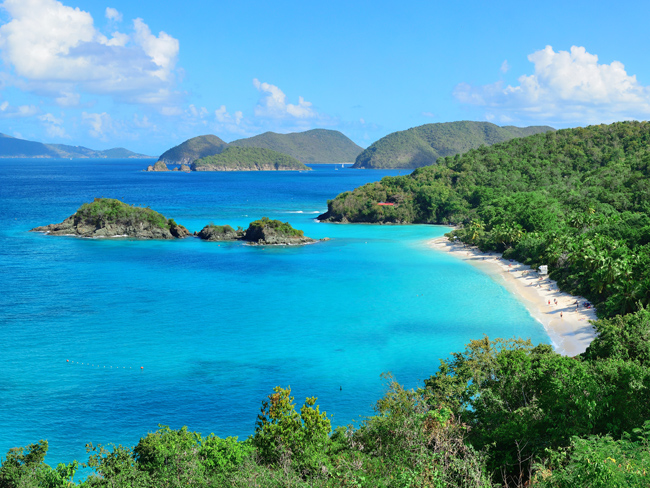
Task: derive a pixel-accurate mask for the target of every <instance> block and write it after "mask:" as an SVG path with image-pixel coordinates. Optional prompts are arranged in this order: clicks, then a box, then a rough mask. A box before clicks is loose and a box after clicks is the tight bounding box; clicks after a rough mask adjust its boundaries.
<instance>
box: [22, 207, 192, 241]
mask: <svg viewBox="0 0 650 488" xmlns="http://www.w3.org/2000/svg"><path fill="white" fill-rule="evenodd" d="M31 232H45V233H47V234H50V235H58V236H61V235H66V236H76V237H131V238H135V239H182V238H184V237H187V236H189V235H191V233H190V232H189V231H188V230H187V229H186V228H185V227H183V226H182V225H179V224H177V223H176V222H174V220H173V219H166V218H165V217H164V216H163V215H161V214H159V213H158V212H155V211H153V210H151V209H150V208H142V207H134V206H131V205H127V204H126V203H123V202H120V201H119V200H115V199H112V198H96V199H95V200H94V201H93V202H92V203H85V204H83V205H82V206H81V207H79V209H78V210H77V212H76V213H75V214H74V215H71V216H70V217H68V218H67V219H65V220H64V221H63V222H61V223H60V224H50V225H45V226H42V227H35V228H34V229H32V230H31Z"/></svg>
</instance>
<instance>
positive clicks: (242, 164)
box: [190, 146, 311, 171]
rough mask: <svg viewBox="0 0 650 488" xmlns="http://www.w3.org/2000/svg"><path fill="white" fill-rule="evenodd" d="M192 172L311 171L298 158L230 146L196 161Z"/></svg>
mask: <svg viewBox="0 0 650 488" xmlns="http://www.w3.org/2000/svg"><path fill="white" fill-rule="evenodd" d="M190 168H191V169H192V171H228V170H239V171H241V170H255V171H258V170H262V171H264V170H266V171H268V170H300V171H309V170H310V169H311V168H309V167H308V166H305V165H304V164H302V163H301V162H300V161H298V160H297V159H296V158H293V157H291V156H288V155H286V154H281V153H279V152H277V151H273V150H271V149H263V148H259V147H236V146H228V147H226V148H225V149H224V150H223V151H222V152H220V153H219V154H215V155H213V156H206V157H203V158H201V159H197V160H196V161H194V162H193V163H192V164H191V165H190Z"/></svg>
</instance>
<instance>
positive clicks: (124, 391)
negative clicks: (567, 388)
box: [0, 159, 549, 465]
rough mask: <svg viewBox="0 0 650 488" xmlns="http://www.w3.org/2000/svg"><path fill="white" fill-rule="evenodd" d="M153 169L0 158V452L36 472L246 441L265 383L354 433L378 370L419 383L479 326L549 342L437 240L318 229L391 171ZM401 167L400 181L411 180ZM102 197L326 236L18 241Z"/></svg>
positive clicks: (379, 390) (196, 225)
mask: <svg viewBox="0 0 650 488" xmlns="http://www.w3.org/2000/svg"><path fill="white" fill-rule="evenodd" d="M148 164H152V162H151V161H149V160H106V159H102V160H48V159H5V160H0V181H1V182H2V184H1V185H0V209H1V212H0V277H1V279H0V348H1V349H0V350H1V354H0V367H1V369H2V374H0V457H3V458H4V457H6V452H7V451H8V450H9V449H10V448H12V447H17V446H25V445H27V444H29V443H33V442H36V441H38V440H39V439H47V440H48V442H49V454H48V456H47V458H46V462H47V463H48V464H50V465H56V464H57V463H59V462H71V461H72V460H73V459H77V460H79V461H85V460H86V459H87V455H86V453H85V447H84V446H85V444H86V443H88V442H92V443H95V444H97V443H101V444H110V443H114V444H122V445H129V446H132V445H135V444H136V443H137V442H138V440H139V439H140V438H141V437H143V436H145V435H146V434H147V433H148V432H153V431H155V430H156V429H157V428H158V425H169V426H170V427H172V428H180V427H182V426H184V425H186V426H187V427H188V428H189V429H190V430H194V431H198V432H201V433H203V434H204V435H207V434H209V433H215V434H216V435H219V436H221V437H227V436H239V438H240V439H244V438H246V437H247V436H249V435H251V434H253V432H254V429H255V420H256V415H257V414H258V413H259V410H260V407H261V404H262V401H263V400H264V399H265V398H266V396H267V395H269V394H270V393H271V392H272V389H273V387H275V386H277V385H280V386H283V387H286V386H291V389H292V394H293V395H294V397H295V402H296V404H297V406H298V408H299V407H300V405H302V403H303V402H304V399H305V397H308V396H316V397H318V404H319V405H320V408H321V411H326V412H327V414H328V416H330V418H331V419H332V423H333V425H348V424H354V423H355V422H356V423H357V424H359V423H360V422H362V421H363V417H364V416H367V415H371V414H372V413H373V405H374V403H375V402H376V401H377V400H378V399H379V398H380V397H381V396H382V394H383V393H384V392H385V389H386V384H385V382H383V381H382V379H381V378H380V374H381V373H383V372H391V373H392V375H393V376H394V377H395V379H396V380H397V381H399V382H400V383H402V384H404V385H405V386H407V387H409V388H411V387H417V386H420V385H422V381H423V380H424V379H426V378H428V377H429V376H430V375H432V374H433V373H435V371H436V370H437V368H438V366H439V364H440V363H439V359H440V358H444V357H448V356H449V354H450V353H451V352H453V351H460V350H462V349H463V348H464V345H465V344H466V343H467V342H468V341H469V340H471V339H479V338H481V337H483V335H487V336H489V337H490V338H496V337H523V338H531V339H532V340H533V342H535V343H541V342H545V343H548V342H549V338H548V336H547V335H546V333H545V332H544V329H543V328H542V326H541V324H539V323H538V322H536V321H535V320H534V319H533V318H532V317H531V316H530V314H529V313H528V312H527V310H526V309H525V308H524V306H523V305H522V304H521V303H520V302H518V301H517V300H516V299H515V298H514V297H512V296H511V295H510V294H509V293H508V292H507V291H506V290H505V289H504V288H503V287H502V286H500V285H498V284H497V283H496V282H494V281H493V280H492V279H491V278H490V277H489V276H487V275H485V274H483V273H482V272H480V271H478V270H477V269H475V268H473V267H472V266H471V265H469V264H467V263H465V262H463V261H461V260H458V259H455V258H453V257H452V256H449V255H446V254H442V253H439V252H436V251H433V250H431V249H430V248H429V247H427V245H426V241H427V240H430V239H432V238H435V237H438V236H441V235H443V234H444V233H445V232H447V231H448V230H449V229H448V228H446V227H439V226H426V225H408V226H393V225H362V224H357V225H352V224H347V225H342V224H325V223H319V222H316V220H315V217H316V216H317V215H318V214H319V213H322V212H323V211H325V210H326V208H327V199H329V198H334V197H335V196H336V195H337V194H338V193H340V192H342V191H346V190H352V189H353V188H355V187H357V186H360V185H362V184H364V183H367V182H370V181H377V180H379V179H380V178H382V177H384V176H387V175H397V174H399V173H400V172H399V171H396V170H390V171H389V170H386V171H383V170H353V169H351V168H349V167H345V168H343V167H341V166H340V165H314V166H313V171H310V172H225V173H209V172H201V173H189V174H184V173H178V172H170V173H146V172H143V171H141V170H142V168H146V166H147V165H148ZM405 173H406V172H405V171H401V174H405ZM96 197H110V198H118V199H120V200H122V201H124V202H127V203H130V204H137V205H142V206H148V207H150V208H152V209H154V210H156V211H159V212H161V213H162V214H163V215H165V216H166V217H167V218H173V219H174V220H176V222H178V223H180V224H183V225H185V226H186V227H187V228H188V229H189V230H191V231H198V230H200V229H201V228H202V227H203V226H204V225H206V224H208V223H210V222H213V223H215V224H230V225H232V226H233V227H235V226H238V225H239V226H242V227H244V228H245V227H246V226H247V225H248V223H249V222H251V221H252V220H255V219H258V218H261V217H263V216H267V217H270V218H273V219H280V220H282V221H288V222H289V223H290V224H291V225H293V226H294V227H296V228H298V229H302V230H304V232H305V235H307V236H309V237H313V238H324V237H329V238H330V239H331V240H329V241H326V242H319V243H316V244H312V245H308V246H302V247H288V248H285V247H269V246H261V247H258V246H247V245H244V244H242V243H214V242H203V241H201V240H199V239H197V238H187V239H184V240H174V241H137V240H131V239H77V238H72V237H54V236H46V235H43V234H40V233H29V232H28V230H29V229H31V228H33V227H35V226H39V225H46V224H50V223H54V222H61V221H63V220H64V219H65V218H66V217H68V216H69V215H71V214H73V213H74V212H75V211H76V209H77V208H78V207H79V206H80V205H81V204H83V203H85V202H89V201H92V200H93V198H96Z"/></svg>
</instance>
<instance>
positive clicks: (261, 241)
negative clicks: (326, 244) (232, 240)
mask: <svg viewBox="0 0 650 488" xmlns="http://www.w3.org/2000/svg"><path fill="white" fill-rule="evenodd" d="M242 240H244V241H248V242H250V243H251V244H258V245H274V246H278V245H281V246H296V245H300V244H311V243H312V242H316V240H315V239H311V238H309V237H305V235H304V233H303V231H301V230H298V229H294V228H293V227H291V225H290V224H289V223H288V222H280V221H279V220H271V219H269V218H268V217H263V218H262V219H260V220H256V221H254V222H251V223H250V225H249V226H248V229H246V232H245V233H244V236H243V237H242Z"/></svg>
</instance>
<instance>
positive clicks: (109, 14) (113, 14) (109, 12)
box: [105, 7, 122, 22]
mask: <svg viewBox="0 0 650 488" xmlns="http://www.w3.org/2000/svg"><path fill="white" fill-rule="evenodd" d="M105 15H106V18H107V19H108V20H113V21H115V22H122V14H121V13H120V12H118V10H117V9H114V8H112V7H106V13H105Z"/></svg>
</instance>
